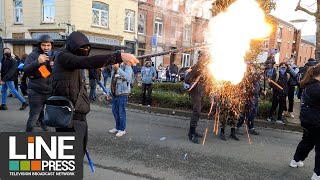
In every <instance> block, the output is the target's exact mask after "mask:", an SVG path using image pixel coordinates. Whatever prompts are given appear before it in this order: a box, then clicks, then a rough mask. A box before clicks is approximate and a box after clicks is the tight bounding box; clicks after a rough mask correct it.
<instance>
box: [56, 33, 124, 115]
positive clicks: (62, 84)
mask: <svg viewBox="0 0 320 180" xmlns="http://www.w3.org/2000/svg"><path fill="white" fill-rule="evenodd" d="M83 45H90V43H89V40H88V38H87V37H86V36H85V35H84V34H82V33H80V32H73V33H71V34H70V36H69V37H68V39H67V41H66V48H63V49H60V50H59V51H58V52H57V55H56V56H55V59H54V66H53V68H52V78H53V81H52V84H53V95H54V96H65V97H67V98H68V99H69V100H70V101H71V102H72V103H73V104H74V105H75V113H76V115H75V116H74V119H76V120H85V117H84V116H83V115H85V114H87V113H88V112H89V111H90V103H89V97H88V94H87V90H86V87H85V83H84V78H83V74H82V69H96V68H100V67H103V66H107V65H110V64H116V63H121V62H122V59H121V54H120V53H111V54H106V55H96V56H91V57H88V56H77V55H74V54H75V53H76V50H77V49H78V48H80V47H81V46H83ZM80 88H81V89H82V91H80ZM80 92H82V93H80ZM76 102H77V103H76Z"/></svg>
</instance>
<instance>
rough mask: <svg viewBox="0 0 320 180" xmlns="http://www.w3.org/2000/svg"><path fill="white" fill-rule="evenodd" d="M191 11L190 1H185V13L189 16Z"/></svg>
mask: <svg viewBox="0 0 320 180" xmlns="http://www.w3.org/2000/svg"><path fill="white" fill-rule="evenodd" d="M191 11H192V0H186V6H185V13H186V14H191Z"/></svg>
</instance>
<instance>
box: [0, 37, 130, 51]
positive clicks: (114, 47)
mask: <svg viewBox="0 0 320 180" xmlns="http://www.w3.org/2000/svg"><path fill="white" fill-rule="evenodd" d="M65 41H66V40H65V39H54V45H57V46H63V45H64V43H65ZM3 42H4V43H10V44H16V45H35V44H37V40H36V39H3ZM91 46H92V48H95V49H102V50H121V49H126V47H125V46H120V45H109V44H99V43H91Z"/></svg>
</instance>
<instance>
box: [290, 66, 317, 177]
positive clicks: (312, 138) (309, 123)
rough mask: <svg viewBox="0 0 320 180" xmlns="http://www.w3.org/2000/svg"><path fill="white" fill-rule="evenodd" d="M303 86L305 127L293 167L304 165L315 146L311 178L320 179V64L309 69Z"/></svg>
mask: <svg viewBox="0 0 320 180" xmlns="http://www.w3.org/2000/svg"><path fill="white" fill-rule="evenodd" d="M300 86H301V87H302V88H303V92H302V96H301V111H300V121H301V126H302V127H303V136H302V140H301V141H300V143H299V145H298V147H297V150H296V152H295V154H294V157H293V160H291V162H290V166H291V167H294V168H295V167H302V166H303V165H304V164H303V161H304V160H305V159H306V158H307V156H308V154H309V152H310V151H311V150H312V149H313V148H314V147H315V152H316V156H315V167H314V173H313V176H312V178H311V179H314V180H319V179H320V138H319V137H320V93H319V89H320V64H318V65H317V66H312V67H310V68H309V69H308V71H307V73H306V74H305V76H304V78H303V79H302V81H301V82H300Z"/></svg>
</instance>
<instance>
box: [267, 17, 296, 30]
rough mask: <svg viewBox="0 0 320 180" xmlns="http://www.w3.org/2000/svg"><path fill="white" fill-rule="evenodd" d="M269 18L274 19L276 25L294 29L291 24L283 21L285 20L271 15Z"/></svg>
mask: <svg viewBox="0 0 320 180" xmlns="http://www.w3.org/2000/svg"><path fill="white" fill-rule="evenodd" d="M271 17H272V18H274V19H275V20H276V21H277V22H278V23H280V24H283V25H286V26H289V27H292V28H294V29H295V27H294V25H293V24H291V23H289V22H287V21H285V20H282V19H280V18H278V17H275V16H272V15H271Z"/></svg>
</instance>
